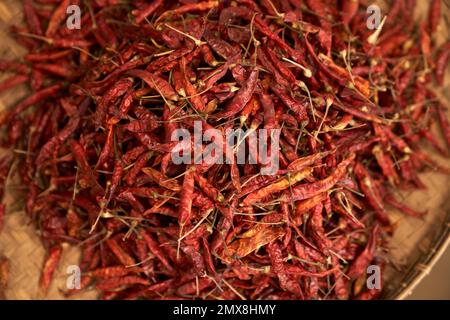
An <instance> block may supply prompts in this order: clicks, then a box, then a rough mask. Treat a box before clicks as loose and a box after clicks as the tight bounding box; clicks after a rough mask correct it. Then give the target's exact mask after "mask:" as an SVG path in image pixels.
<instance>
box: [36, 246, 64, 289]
mask: <svg viewBox="0 0 450 320" xmlns="http://www.w3.org/2000/svg"><path fill="white" fill-rule="evenodd" d="M62 251H63V249H62V247H61V246H54V247H52V248H50V249H49V251H48V255H47V257H46V259H45V262H44V268H43V269H42V273H41V278H40V280H39V288H40V289H41V290H42V292H44V293H47V291H48V289H49V288H50V284H51V282H52V279H53V274H54V272H55V270H56V268H57V267H58V264H59V260H60V259H61V255H62Z"/></svg>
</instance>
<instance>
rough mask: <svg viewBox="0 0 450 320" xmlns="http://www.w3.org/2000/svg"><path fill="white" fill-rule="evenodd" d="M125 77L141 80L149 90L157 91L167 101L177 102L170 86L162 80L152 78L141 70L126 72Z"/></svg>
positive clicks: (155, 77) (152, 76)
mask: <svg viewBox="0 0 450 320" xmlns="http://www.w3.org/2000/svg"><path fill="white" fill-rule="evenodd" d="M126 74H127V75H129V76H132V77H138V78H141V79H142V80H143V81H144V82H145V83H146V84H147V85H148V86H149V87H150V88H152V89H154V90H156V91H158V93H160V94H161V95H163V96H164V97H165V98H166V99H168V100H173V101H178V96H177V94H176V93H175V90H174V89H173V88H172V86H171V85H170V84H169V83H168V82H167V81H166V80H164V79H163V78H161V77H158V76H154V75H152V74H150V73H149V72H147V71H143V70H137V69H134V70H128V71H127V72H126Z"/></svg>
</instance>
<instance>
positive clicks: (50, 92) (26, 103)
mask: <svg viewBox="0 0 450 320" xmlns="http://www.w3.org/2000/svg"><path fill="white" fill-rule="evenodd" d="M59 90H61V85H58V84H56V85H53V86H50V87H47V88H45V89H42V90H41V91H38V92H36V93H34V94H33V95H31V96H29V97H28V98H26V99H25V100H23V101H22V102H20V103H19V104H17V105H16V107H15V108H14V110H12V111H11V113H10V114H9V119H11V118H14V117H15V116H17V115H18V114H20V113H22V112H24V111H25V110H26V109H28V108H29V107H31V106H32V105H35V104H38V103H39V102H41V101H43V100H44V99H47V98H49V97H51V96H54V95H55V94H56V93H57V92H58V91H59Z"/></svg>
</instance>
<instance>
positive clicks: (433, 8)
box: [428, 0, 441, 34]
mask: <svg viewBox="0 0 450 320" xmlns="http://www.w3.org/2000/svg"><path fill="white" fill-rule="evenodd" d="M428 10H429V11H428V31H429V32H430V34H433V33H435V32H436V30H437V27H438V25H439V20H440V19H441V0H432V1H431V4H430V8H429V9H428Z"/></svg>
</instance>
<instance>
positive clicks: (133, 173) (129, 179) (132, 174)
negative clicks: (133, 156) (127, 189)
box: [124, 150, 152, 186]
mask: <svg viewBox="0 0 450 320" xmlns="http://www.w3.org/2000/svg"><path fill="white" fill-rule="evenodd" d="M138 151H141V150H138ZM151 157H152V154H151V153H149V152H146V153H143V154H141V155H140V156H138V159H137V160H136V162H135V164H134V166H133V167H132V168H131V169H130V171H128V173H127V174H126V176H125V178H124V180H125V182H126V183H127V184H128V185H129V186H132V185H134V182H135V181H136V177H137V175H138V174H139V173H140V172H141V170H142V169H143V168H144V167H145V166H146V165H147V162H148V161H149V159H150V158H151ZM126 163H127V162H125V164H126Z"/></svg>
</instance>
